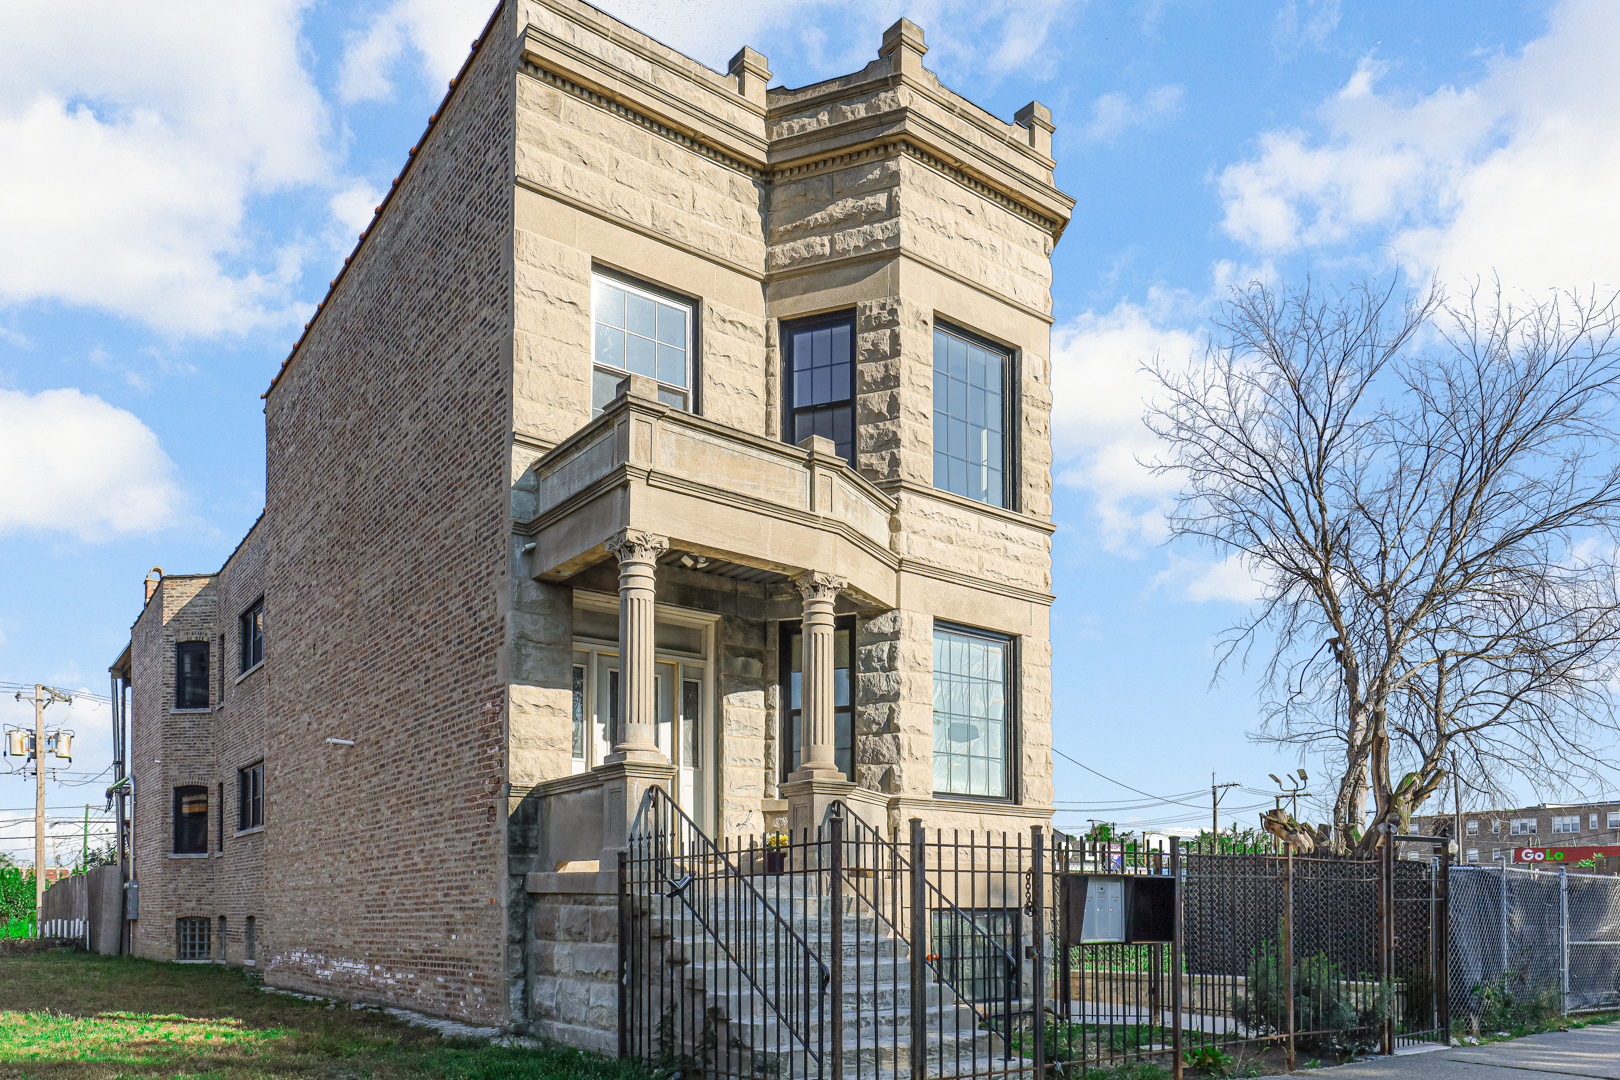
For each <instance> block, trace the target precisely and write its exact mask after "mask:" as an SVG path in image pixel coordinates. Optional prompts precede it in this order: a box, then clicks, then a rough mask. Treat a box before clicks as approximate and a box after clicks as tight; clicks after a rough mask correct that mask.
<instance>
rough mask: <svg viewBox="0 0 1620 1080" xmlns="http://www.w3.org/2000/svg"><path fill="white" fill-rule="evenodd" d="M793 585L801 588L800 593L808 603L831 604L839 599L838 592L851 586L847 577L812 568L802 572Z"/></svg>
mask: <svg viewBox="0 0 1620 1080" xmlns="http://www.w3.org/2000/svg"><path fill="white" fill-rule="evenodd" d="M793 585H794V587H795V588H797V589H798V590H799V595H800V596H801V597H803V598H804V602H805V603H806V604H814V603H826V604H830V603H832V602H833V601H834V600H836V599H838V594H839V593H841V592H843V591H844V590H845V589H847V588H849V581H848V580H847V579H846V578H841V577H838V576H837V575H836V574H824V573H822V572H821V571H820V570H812V571H810V572H809V573H807V574H800V575H799V576H798V577H796V578H794V579H793Z"/></svg>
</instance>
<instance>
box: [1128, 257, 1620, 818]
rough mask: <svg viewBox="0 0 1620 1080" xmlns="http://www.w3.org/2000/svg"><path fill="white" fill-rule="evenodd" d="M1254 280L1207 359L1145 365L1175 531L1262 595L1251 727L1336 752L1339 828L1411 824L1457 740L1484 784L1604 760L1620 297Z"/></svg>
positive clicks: (1616, 612)
mask: <svg viewBox="0 0 1620 1080" xmlns="http://www.w3.org/2000/svg"><path fill="white" fill-rule="evenodd" d="M1397 281H1398V278H1391V279H1390V280H1389V281H1388V282H1386V283H1383V284H1379V285H1373V284H1369V283H1362V284H1360V285H1358V286H1356V287H1354V288H1351V289H1349V290H1348V291H1346V292H1344V293H1341V294H1324V293H1322V292H1320V291H1319V290H1317V289H1316V288H1315V287H1314V286H1313V285H1311V284H1310V283H1309V282H1307V283H1306V285H1305V286H1304V287H1303V288H1302V289H1299V290H1292V291H1291V290H1288V289H1280V290H1274V289H1272V288H1269V287H1266V286H1263V285H1260V284H1251V285H1250V286H1249V287H1248V288H1247V289H1244V290H1235V291H1234V293H1233V296H1232V299H1231V300H1230V301H1229V302H1228V303H1227V304H1226V305H1225V306H1224V308H1223V311H1222V316H1221V318H1220V319H1218V320H1217V323H1216V325H1217V327H1218V331H1217V337H1216V338H1215V339H1213V340H1212V343H1211V345H1210V348H1209V351H1208V354H1207V356H1206V357H1205V362H1204V363H1203V364H1201V365H1195V366H1193V367H1192V368H1190V369H1182V368H1178V367H1174V366H1170V365H1166V364H1164V363H1162V362H1157V361H1156V362H1155V363H1154V365H1153V366H1152V367H1151V368H1150V371H1151V372H1152V374H1153V375H1155V376H1156V377H1157V380H1158V383H1159V389H1160V391H1161V393H1160V394H1159V396H1158V398H1157V403H1156V404H1154V405H1152V406H1151V407H1150V409H1149V412H1148V415H1147V417H1146V420H1147V423H1148V426H1149V427H1150V428H1151V429H1152V430H1153V431H1154V432H1155V433H1157V434H1158V435H1159V436H1160V437H1161V438H1163V439H1164V440H1165V442H1166V444H1167V446H1168V452H1167V454H1166V456H1165V457H1164V458H1162V459H1161V460H1160V461H1157V462H1154V463H1152V464H1153V467H1154V468H1155V469H1157V470H1158V471H1161V472H1172V473H1175V474H1178V475H1179V476H1180V477H1181V478H1182V488H1181V492H1180V495H1179V497H1178V502H1177V507H1176V511H1175V512H1174V514H1173V515H1172V521H1171V525H1172V531H1173V533H1174V534H1175V535H1177V536H1182V537H1193V538H1197V539H1199V540H1202V541H1206V542H1209V543H1211V544H1213V545H1214V546H1215V547H1216V548H1217V549H1218V550H1221V551H1224V552H1226V553H1228V554H1235V555H1236V556H1237V557H1238V558H1239V559H1240V560H1241V561H1242V562H1244V563H1245V564H1246V565H1247V566H1248V568H1249V570H1250V572H1251V573H1253V574H1254V575H1255V576H1256V578H1257V579H1258V580H1259V581H1260V582H1261V583H1262V585H1263V588H1264V594H1263V597H1262V598H1261V600H1260V601H1259V602H1258V603H1257V604H1256V605H1255V606H1254V607H1253V608H1252V609H1251V610H1250V612H1249V613H1248V615H1247V616H1246V617H1245V618H1244V619H1243V620H1242V621H1240V622H1239V623H1237V624H1236V625H1234V626H1233V627H1232V628H1231V629H1230V631H1229V632H1228V634H1227V635H1226V637H1225V638H1224V641H1223V649H1222V650H1221V653H1220V657H1219V661H1218V666H1217V670H1216V676H1217V678H1218V677H1219V676H1220V673H1221V671H1222V670H1223V669H1224V668H1225V667H1226V665H1228V664H1230V663H1232V662H1233V661H1234V660H1236V661H1239V662H1242V661H1244V660H1245V659H1247V658H1248V657H1250V656H1256V657H1264V664H1263V671H1264V680H1263V684H1264V686H1265V688H1266V693H1265V697H1266V705H1265V714H1264V723H1263V726H1262V727H1261V729H1260V731H1259V732H1258V733H1257V736H1256V737H1257V738H1260V739H1262V740H1273V741H1278V742H1285V743H1290V744H1294V745H1298V746H1301V747H1304V748H1307V749H1309V750H1311V751H1313V752H1318V753H1324V754H1325V755H1326V756H1328V757H1329V759H1330V760H1337V761H1338V763H1339V764H1338V767H1337V768H1336V772H1337V773H1338V776H1337V791H1336V793H1335V797H1334V802H1333V819H1334V825H1335V826H1336V828H1335V830H1334V833H1335V838H1336V843H1335V846H1336V847H1338V848H1339V849H1340V850H1344V849H1345V848H1346V847H1350V846H1358V845H1359V846H1363V847H1365V846H1370V845H1371V843H1372V842H1373V838H1374V833H1373V831H1372V830H1371V829H1368V830H1366V832H1365V835H1363V831H1362V830H1363V825H1364V819H1363V810H1364V803H1365V799H1366V796H1367V795H1368V794H1369V793H1370V794H1371V795H1372V798H1373V801H1374V820H1375V821H1377V822H1388V823H1392V824H1398V825H1400V826H1402V827H1404V825H1405V824H1406V822H1407V821H1408V820H1409V818H1410V814H1411V812H1412V810H1413V809H1414V808H1416V807H1417V806H1418V805H1420V804H1421V803H1422V802H1423V801H1424V800H1425V799H1426V798H1427V797H1428V796H1429V795H1430V794H1432V793H1433V792H1434V791H1435V790H1436V788H1437V787H1438V786H1439V784H1440V782H1441V780H1442V779H1443V778H1444V777H1445V776H1446V774H1447V771H1448V770H1447V766H1448V765H1449V762H1450V757H1451V754H1452V753H1453V752H1456V753H1457V754H1458V755H1459V756H1460V757H1461V758H1462V759H1463V761H1464V762H1465V763H1466V764H1464V765H1463V766H1462V769H1461V771H1463V772H1464V773H1465V775H1466V778H1467V782H1469V783H1471V784H1472V785H1473V786H1475V787H1476V788H1477V789H1479V790H1482V791H1486V792H1490V793H1500V792H1501V791H1502V788H1503V787H1504V786H1505V784H1504V781H1506V780H1507V779H1508V778H1509V777H1512V776H1514V775H1518V776H1529V777H1530V778H1531V779H1532V781H1533V782H1538V783H1541V782H1545V780H1546V779H1547V776H1548V774H1549V773H1550V772H1551V770H1555V769H1556V770H1562V771H1561V773H1560V774H1558V775H1559V776H1560V779H1563V780H1570V781H1575V782H1580V781H1584V780H1588V779H1591V778H1594V777H1595V776H1596V775H1597V770H1596V768H1595V763H1594V762H1593V760H1592V758H1591V755H1590V753H1589V749H1588V748H1589V747H1590V746H1591V745H1592V743H1591V740H1592V738H1593V737H1594V736H1595V735H1597V734H1599V733H1601V732H1602V731H1603V729H1612V727H1613V720H1614V715H1613V712H1612V699H1611V694H1610V680H1611V678H1613V677H1614V674H1615V668H1616V660H1617V659H1620V596H1617V591H1616V590H1617V585H1616V582H1617V579H1616V563H1615V544H1616V537H1617V533H1620V455H1617V454H1616V450H1617V447H1616V430H1615V429H1616V423H1617V417H1616V408H1615V406H1616V402H1615V393H1616V390H1617V389H1620V357H1617V352H1620V339H1617V337H1616V332H1617V330H1620V319H1617V298H1615V297H1610V298H1608V299H1606V300H1605V299H1602V298H1599V297H1597V296H1596V295H1595V294H1593V295H1589V296H1586V297H1581V296H1575V295H1567V296H1563V297H1560V298H1557V299H1554V300H1549V301H1546V302H1532V303H1529V304H1528V305H1527V306H1525V307H1523V308H1519V307H1515V306H1513V305H1512V304H1510V303H1508V302H1507V301H1506V300H1505V299H1504V298H1503V296H1502V294H1501V290H1500V288H1499V287H1498V288H1497V289H1496V290H1495V291H1494V292H1489V293H1482V292H1480V291H1479V290H1476V291H1475V292H1474V293H1472V294H1471V295H1470V296H1469V297H1468V298H1467V299H1466V301H1465V302H1462V303H1457V304H1453V303H1448V302H1447V300H1446V299H1445V297H1444V296H1443V295H1442V293H1441V292H1440V290H1439V289H1438V287H1436V286H1434V285H1431V286H1430V287H1429V288H1428V290H1427V291H1424V292H1420V293H1416V294H1412V295H1409V296H1407V297H1405V298H1404V300H1402V299H1398V298H1397V296H1396V290H1397Z"/></svg>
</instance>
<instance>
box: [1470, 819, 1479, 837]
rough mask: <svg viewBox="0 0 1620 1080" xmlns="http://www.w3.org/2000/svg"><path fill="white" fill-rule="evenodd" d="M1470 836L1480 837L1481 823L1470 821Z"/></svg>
mask: <svg viewBox="0 0 1620 1080" xmlns="http://www.w3.org/2000/svg"><path fill="white" fill-rule="evenodd" d="M1468 835H1469V836H1478V835H1479V822H1477V821H1470V822H1469V823H1468Z"/></svg>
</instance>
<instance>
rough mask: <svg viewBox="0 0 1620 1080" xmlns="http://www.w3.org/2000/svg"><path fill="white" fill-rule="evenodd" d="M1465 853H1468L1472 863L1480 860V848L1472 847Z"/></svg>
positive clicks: (1467, 855)
mask: <svg viewBox="0 0 1620 1080" xmlns="http://www.w3.org/2000/svg"><path fill="white" fill-rule="evenodd" d="M1465 855H1466V857H1467V859H1468V861H1469V862H1471V863H1477V862H1479V848H1473V847H1471V848H1469V849H1468V851H1467V852H1466V853H1465Z"/></svg>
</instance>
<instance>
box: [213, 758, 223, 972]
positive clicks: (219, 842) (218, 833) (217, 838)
mask: <svg viewBox="0 0 1620 1080" xmlns="http://www.w3.org/2000/svg"><path fill="white" fill-rule="evenodd" d="M214 805H215V806H217V807H219V809H218V810H217V811H215V813H216V814H218V816H219V824H218V825H216V826H215V827H214V850H215V851H224V850H225V784H224V782H223V781H221V782H220V785H219V797H218V798H217V799H215V800H214ZM220 933H221V935H223V934H224V930H221V931H220ZM221 940H223V937H222V938H221Z"/></svg>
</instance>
